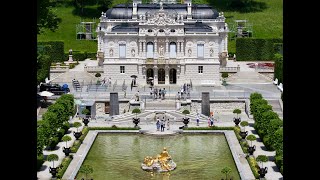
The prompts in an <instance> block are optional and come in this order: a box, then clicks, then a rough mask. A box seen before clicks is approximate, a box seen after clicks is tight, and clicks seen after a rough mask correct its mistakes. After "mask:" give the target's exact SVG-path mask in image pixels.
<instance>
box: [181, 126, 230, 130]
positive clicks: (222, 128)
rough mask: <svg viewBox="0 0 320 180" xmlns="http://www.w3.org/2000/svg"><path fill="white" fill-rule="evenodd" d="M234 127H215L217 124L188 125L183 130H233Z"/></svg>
mask: <svg viewBox="0 0 320 180" xmlns="http://www.w3.org/2000/svg"><path fill="white" fill-rule="evenodd" d="M233 129H234V127H217V126H211V127H188V128H185V129H183V130H233Z"/></svg>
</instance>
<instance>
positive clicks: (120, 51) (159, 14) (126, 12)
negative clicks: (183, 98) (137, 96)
mask: <svg viewBox="0 0 320 180" xmlns="http://www.w3.org/2000/svg"><path fill="white" fill-rule="evenodd" d="M227 32H228V27H227V24H226V23H225V17H224V16H223V14H222V13H218V12H216V11H215V10H213V9H211V7H210V6H206V5H192V4H191V1H190V0H185V4H170V5H169V4H162V3H160V4H141V1H140V2H139V1H137V0H134V1H133V3H132V5H129V6H125V5H117V6H115V7H114V8H111V9H109V10H108V11H107V12H106V13H102V15H101V17H100V23H99V25H98V28H97V34H98V60H99V62H100V63H99V64H100V65H103V68H104V76H105V77H107V78H108V77H111V79H112V80H113V82H114V81H115V80H117V82H118V84H121V83H123V81H124V80H125V82H126V84H129V83H131V81H132V78H131V76H132V75H136V76H137V79H136V80H137V83H138V84H139V85H144V84H146V83H147V80H148V79H150V78H149V77H152V78H154V84H155V85H157V84H178V85H181V84H184V83H189V82H190V80H191V82H192V84H194V85H196V84H206V83H211V84H212V83H214V84H215V85H220V81H219V79H220V74H219V67H220V66H225V65H226V54H227Z"/></svg>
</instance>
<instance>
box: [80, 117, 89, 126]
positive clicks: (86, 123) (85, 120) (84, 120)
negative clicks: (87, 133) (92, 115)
mask: <svg viewBox="0 0 320 180" xmlns="http://www.w3.org/2000/svg"><path fill="white" fill-rule="evenodd" d="M82 122H83V123H84V125H85V126H88V123H89V118H83V120H82Z"/></svg>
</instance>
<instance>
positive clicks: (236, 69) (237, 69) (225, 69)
mask: <svg viewBox="0 0 320 180" xmlns="http://www.w3.org/2000/svg"><path fill="white" fill-rule="evenodd" d="M219 70H220V72H239V71H240V67H239V66H238V67H221V68H219Z"/></svg>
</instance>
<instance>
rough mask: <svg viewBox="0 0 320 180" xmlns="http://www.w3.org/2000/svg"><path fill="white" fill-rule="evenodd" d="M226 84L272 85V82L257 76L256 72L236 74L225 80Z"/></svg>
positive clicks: (259, 75)
mask: <svg viewBox="0 0 320 180" xmlns="http://www.w3.org/2000/svg"><path fill="white" fill-rule="evenodd" d="M227 83H229V84H232V83H245V84H252V83H254V84H256V83H272V80H270V79H269V78H267V77H265V76H263V75H261V74H259V73H258V72H254V71H253V72H249V71H244V72H241V71H240V72H237V73H236V74H234V75H232V76H231V77H228V78H227Z"/></svg>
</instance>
